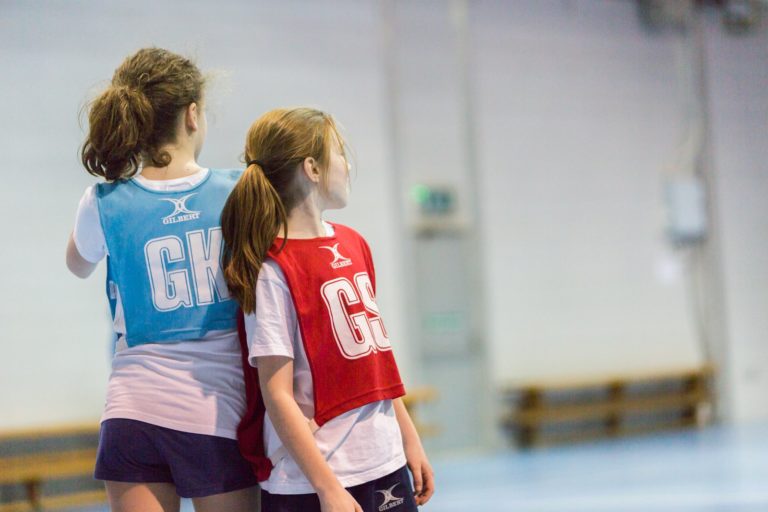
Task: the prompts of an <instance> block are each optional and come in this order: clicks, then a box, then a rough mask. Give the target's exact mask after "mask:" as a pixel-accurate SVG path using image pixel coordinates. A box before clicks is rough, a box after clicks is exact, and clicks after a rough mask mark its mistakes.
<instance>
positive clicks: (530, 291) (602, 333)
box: [473, 1, 701, 381]
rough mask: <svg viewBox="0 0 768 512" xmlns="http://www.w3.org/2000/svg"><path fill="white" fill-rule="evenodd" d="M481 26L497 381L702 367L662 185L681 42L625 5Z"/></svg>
mask: <svg viewBox="0 0 768 512" xmlns="http://www.w3.org/2000/svg"><path fill="white" fill-rule="evenodd" d="M473 13H474V16H475V17H474V28H475V30H474V34H475V37H476V48H475V50H474V54H475V56H476V59H477V61H476V64H475V66H476V69H477V95H476V98H477V105H478V123H477V124H478V126H477V130H478V140H479V145H480V147H479V151H478V154H479V156H480V159H481V172H480V174H479V175H478V176H477V179H478V180H480V182H481V184H482V185H481V186H482V191H483V192H482V195H483V197H484V198H485V203H484V205H483V206H484V210H483V211H484V218H483V229H484V238H485V239H486V240H487V241H488V243H487V246H486V247H484V249H485V254H484V263H485V265H487V269H488V277H487V279H488V282H489V283H490V286H489V287H488V293H489V298H488V300H487V304H488V305H489V318H488V322H489V323H488V325H489V339H490V343H491V345H492V349H491V353H492V354H493V357H492V361H493V364H494V367H493V372H494V376H495V378H496V379H497V380H499V381H507V380H526V379H529V378H536V377H565V378H568V377H581V376H587V375H592V374H614V373H623V372H627V371H629V372H634V371H644V370H655V369H659V368H664V367H681V366H693V365H695V364H697V363H698V362H699V361H700V357H701V356H700V351H699V349H698V347H697V342H696V340H695V336H694V325H693V324H692V321H691V318H690V314H689V313H690V308H691V306H690V304H689V300H688V296H687V295H688V292H687V288H686V287H687V285H686V282H685V279H684V275H683V272H679V271H675V268H677V267H679V266H680V261H679V259H678V257H677V256H675V255H674V254H672V253H671V251H670V250H668V249H667V244H666V241H665V238H664V228H665V226H664V215H663V206H664V205H663V196H662V192H663V188H662V187H663V180H662V174H661V173H662V169H663V168H664V166H665V165H666V164H667V163H668V162H669V161H670V160H671V159H672V157H673V156H674V149H675V147H676V146H677V144H678V143H679V142H680V141H681V139H682V136H683V133H682V127H681V121H682V120H681V111H682V105H681V101H682V99H681V98H680V97H679V96H678V91H677V83H676V82H677V79H678V77H677V71H676V67H675V66H676V63H675V56H674V51H673V50H674V45H673V43H674V41H673V39H672V38H671V37H670V36H666V35H659V36H656V37H650V36H649V35H648V34H647V33H645V32H644V31H643V30H642V29H641V27H640V26H639V23H638V22H637V18H636V16H635V12H634V6H633V4H632V3H630V2H608V1H594V2H556V1H541V2H513V3H507V2H502V1H486V2H480V3H478V5H477V6H476V9H473ZM666 269H671V271H670V270H668V271H665V270H666Z"/></svg>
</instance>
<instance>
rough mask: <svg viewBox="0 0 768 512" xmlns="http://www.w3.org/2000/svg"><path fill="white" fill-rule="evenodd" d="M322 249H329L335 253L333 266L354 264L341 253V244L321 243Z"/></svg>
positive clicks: (339, 266)
mask: <svg viewBox="0 0 768 512" xmlns="http://www.w3.org/2000/svg"><path fill="white" fill-rule="evenodd" d="M320 248H321V249H328V250H329V251H331V254H333V261H332V262H331V266H332V267H333V268H341V267H348V266H350V265H351V264H352V260H351V259H349V258H346V257H344V256H342V255H341V253H340V252H339V244H334V245H333V247H331V246H329V245H321V246H320Z"/></svg>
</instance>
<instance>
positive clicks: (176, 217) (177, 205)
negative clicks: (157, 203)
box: [160, 192, 200, 224]
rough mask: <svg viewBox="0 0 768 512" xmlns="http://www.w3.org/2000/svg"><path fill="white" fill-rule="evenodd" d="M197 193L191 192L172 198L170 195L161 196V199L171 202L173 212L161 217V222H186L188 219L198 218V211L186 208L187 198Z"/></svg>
mask: <svg viewBox="0 0 768 512" xmlns="http://www.w3.org/2000/svg"><path fill="white" fill-rule="evenodd" d="M194 195H197V192H192V193H191V194H187V195H185V196H184V197H180V198H178V199H173V198H170V197H161V198H160V200H161V201H168V202H169V203H171V204H173V212H172V213H171V214H170V215H166V216H165V217H163V224H175V223H177V222H186V221H188V220H195V219H199V218H200V212H199V211H193V210H190V209H188V208H187V199H189V198H190V197H192V196H194Z"/></svg>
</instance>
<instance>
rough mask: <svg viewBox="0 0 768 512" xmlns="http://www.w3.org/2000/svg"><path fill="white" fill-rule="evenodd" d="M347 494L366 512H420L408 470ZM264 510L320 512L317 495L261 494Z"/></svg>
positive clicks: (350, 490) (403, 469)
mask: <svg viewBox="0 0 768 512" xmlns="http://www.w3.org/2000/svg"><path fill="white" fill-rule="evenodd" d="M347 491H349V493H350V494H351V495H352V497H353V498H355V500H357V502H358V503H359V504H360V506H361V507H363V510H364V511H365V512H416V511H417V510H418V507H417V506H416V500H414V498H413V486H412V485H411V477H410V476H409V475H408V470H407V469H406V467H405V466H403V467H402V468H400V469H398V470H397V471H395V472H394V473H390V474H389V475H386V476H383V477H381V478H378V479H376V480H372V481H370V482H366V483H364V484H360V485H355V486H354V487H348V488H347ZM261 509H262V510H264V511H265V512H266V511H269V512H320V500H319V499H318V497H317V494H270V493H268V492H267V491H265V490H263V489H262V490H261Z"/></svg>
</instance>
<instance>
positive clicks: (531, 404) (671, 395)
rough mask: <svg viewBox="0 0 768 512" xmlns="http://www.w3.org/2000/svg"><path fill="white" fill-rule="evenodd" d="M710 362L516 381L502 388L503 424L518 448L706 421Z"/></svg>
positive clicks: (709, 402)
mask: <svg viewBox="0 0 768 512" xmlns="http://www.w3.org/2000/svg"><path fill="white" fill-rule="evenodd" d="M712 375H713V369H712V367H711V366H708V365H706V366H702V367H697V368H683V369H675V370H665V371H659V372H648V373H639V374H631V375H615V376H607V377H602V378H593V379H581V380H571V381H567V380H561V381H557V380H542V381H537V382H525V383H516V384H513V385H509V386H506V387H505V388H504V389H503V390H502V394H503V398H504V400H505V403H506V404H508V405H509V406H511V407H510V409H511V410H510V411H509V412H507V413H506V414H505V415H504V417H503V420H502V421H503V424H504V425H505V426H506V427H508V429H509V430H510V431H511V432H512V433H513V434H514V436H515V437H516V440H517V442H518V443H519V444H520V445H521V446H533V445H546V444H555V443H561V442H577V441H582V440H590V439H596V438H601V437H618V436H626V435H633V434H641V433H647V432H654V431H659V430H666V429H671V428H685V427H692V426H696V425H702V424H704V423H706V422H707V421H708V420H709V418H708V416H709V415H710V414H709V413H710V412H711V409H712V392H711V384H710V381H711V379H712Z"/></svg>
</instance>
